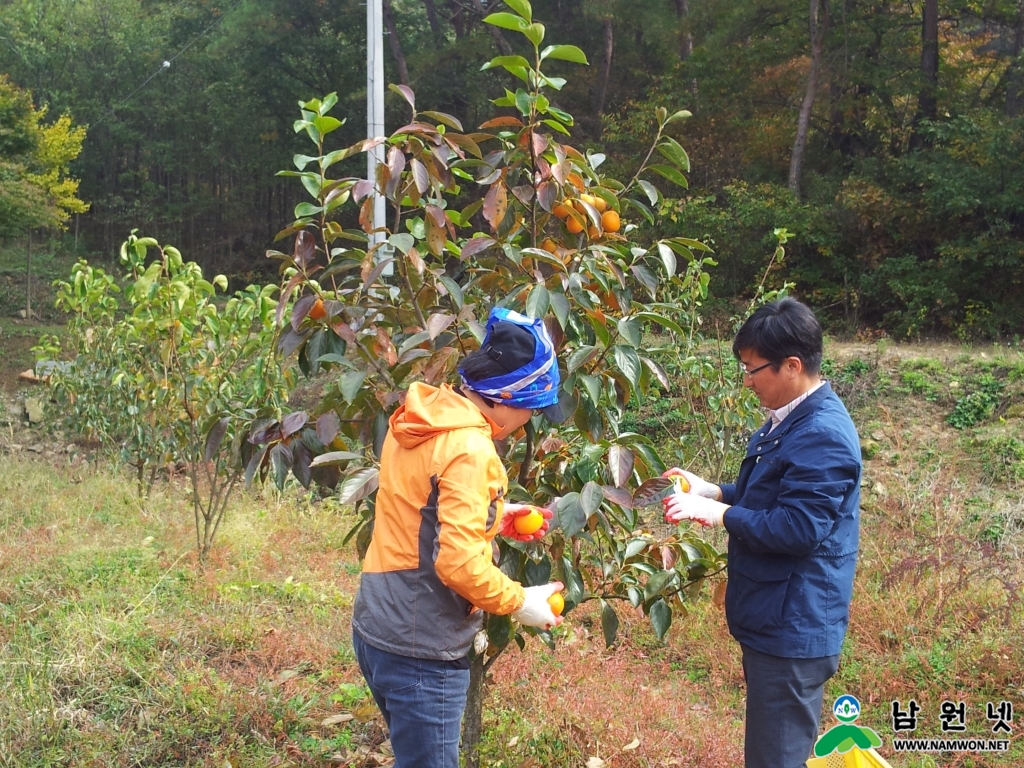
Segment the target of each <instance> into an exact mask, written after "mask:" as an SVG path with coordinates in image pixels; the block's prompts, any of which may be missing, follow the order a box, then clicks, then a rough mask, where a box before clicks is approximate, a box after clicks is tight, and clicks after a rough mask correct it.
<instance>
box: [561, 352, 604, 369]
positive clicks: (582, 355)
mask: <svg viewBox="0 0 1024 768" xmlns="http://www.w3.org/2000/svg"><path fill="white" fill-rule="evenodd" d="M600 353H601V349H600V347H594V346H582V347H577V348H576V349H574V350H573V351H572V352H571V353H570V354H569V359H568V360H567V361H566V367H567V368H568V371H569V373H572V372H573V371H575V370H576V369H577V368H579V367H580V366H581V365H585V364H586V363H589V362H590V361H591V360H593V359H594V358H595V357H597V356H598V355H599V354H600Z"/></svg>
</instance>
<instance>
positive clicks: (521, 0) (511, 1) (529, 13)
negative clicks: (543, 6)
mask: <svg viewBox="0 0 1024 768" xmlns="http://www.w3.org/2000/svg"><path fill="white" fill-rule="evenodd" d="M505 5H507V6H508V7H509V8H511V9H512V10H513V11H515V12H516V13H518V14H519V15H520V16H522V17H523V18H524V19H526V20H527V21H533V7H532V6H531V5H530V3H529V1H528V0H505Z"/></svg>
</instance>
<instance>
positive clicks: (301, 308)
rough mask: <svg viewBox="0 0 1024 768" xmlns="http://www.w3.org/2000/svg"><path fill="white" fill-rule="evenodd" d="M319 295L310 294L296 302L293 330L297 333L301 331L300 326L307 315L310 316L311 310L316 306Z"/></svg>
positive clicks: (293, 314) (293, 312) (293, 308)
mask: <svg viewBox="0 0 1024 768" xmlns="http://www.w3.org/2000/svg"><path fill="white" fill-rule="evenodd" d="M316 300H317V295H316V294H315V293H310V294H307V295H305V296H303V297H302V298H301V299H299V300H298V301H296V302H295V306H294V307H292V328H294V329H295V330H296V331H297V330H299V326H300V325H301V324H302V321H303V320H305V319H306V315H308V314H309V310H311V309H312V308H313V305H314V304H316Z"/></svg>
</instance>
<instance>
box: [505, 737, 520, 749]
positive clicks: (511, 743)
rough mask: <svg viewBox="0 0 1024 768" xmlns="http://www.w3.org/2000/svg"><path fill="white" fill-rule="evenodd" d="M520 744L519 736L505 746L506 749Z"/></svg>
mask: <svg viewBox="0 0 1024 768" xmlns="http://www.w3.org/2000/svg"><path fill="white" fill-rule="evenodd" d="M518 743H519V737H518V736H513V737H512V738H511V739H509V740H508V744H506V745H505V746H506V747H514V746H515V745H516V744H518Z"/></svg>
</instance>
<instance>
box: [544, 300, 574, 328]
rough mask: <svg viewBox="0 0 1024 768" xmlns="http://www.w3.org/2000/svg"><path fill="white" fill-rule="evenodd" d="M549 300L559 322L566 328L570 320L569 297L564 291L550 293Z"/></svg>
mask: <svg viewBox="0 0 1024 768" xmlns="http://www.w3.org/2000/svg"><path fill="white" fill-rule="evenodd" d="M548 300H549V301H550V302H551V311H552V312H554V313H555V317H556V318H557V319H558V324H559V325H560V326H562V330H565V328H566V324H567V323H568V322H569V299H568V298H567V297H566V295H565V294H564V293H550V294H549V295H548Z"/></svg>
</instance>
